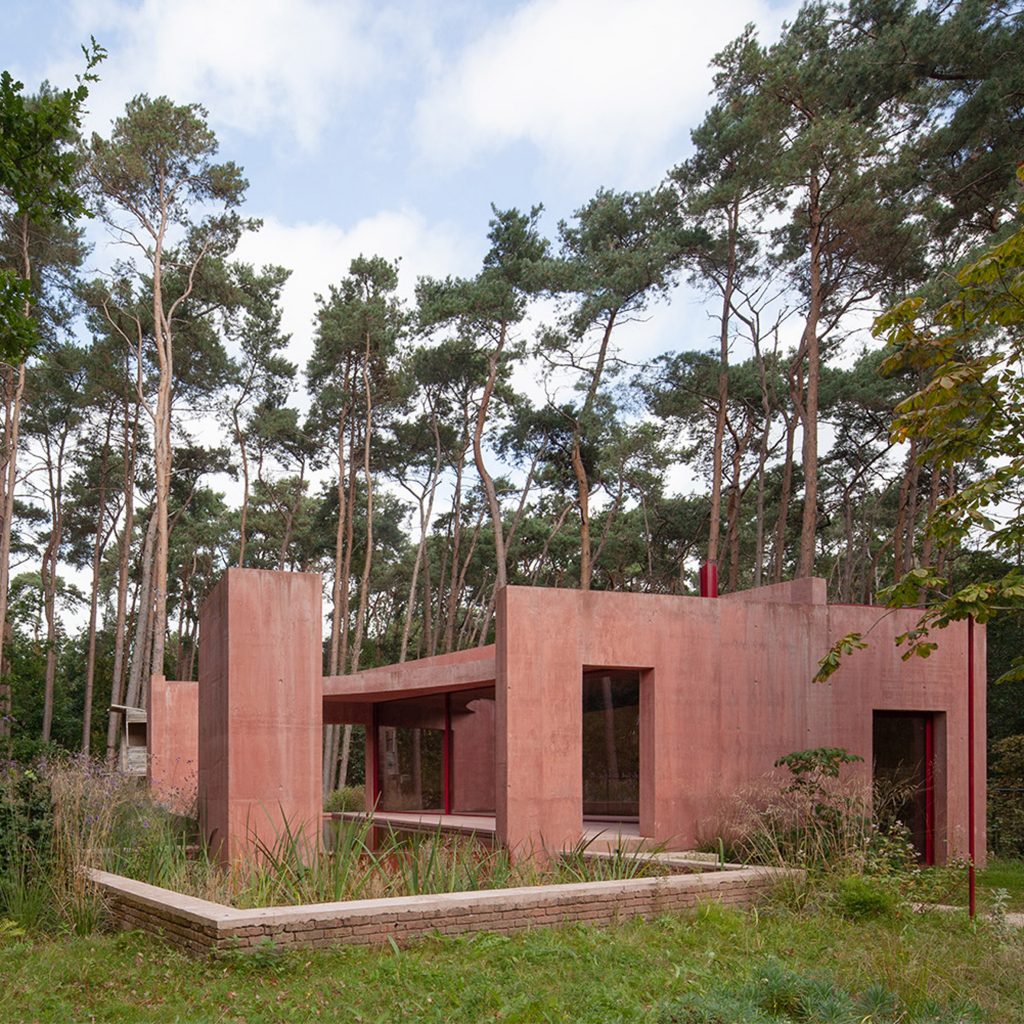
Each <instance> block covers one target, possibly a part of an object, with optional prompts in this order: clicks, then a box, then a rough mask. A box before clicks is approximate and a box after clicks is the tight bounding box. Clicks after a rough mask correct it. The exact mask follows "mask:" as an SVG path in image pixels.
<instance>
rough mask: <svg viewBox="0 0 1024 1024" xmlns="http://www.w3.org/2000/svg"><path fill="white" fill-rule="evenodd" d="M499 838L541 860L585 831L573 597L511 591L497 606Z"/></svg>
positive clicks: (501, 595)
mask: <svg viewBox="0 0 1024 1024" xmlns="http://www.w3.org/2000/svg"><path fill="white" fill-rule="evenodd" d="M496 621H497V627H496V636H497V645H496V653H495V669H496V675H497V680H496V685H495V698H496V720H495V744H496V758H495V773H496V792H495V804H496V811H497V815H496V817H497V822H496V824H497V832H498V839H499V840H500V841H501V842H503V843H505V844H506V845H507V846H508V847H509V848H510V849H511V850H512V851H513V853H514V854H518V855H520V856H522V855H524V854H529V853H531V852H532V853H535V854H538V855H542V854H543V853H544V852H545V851H547V852H549V853H550V852H555V851H558V850H560V849H562V847H564V846H566V845H571V844H573V843H575V842H577V841H578V840H579V838H580V836H581V835H582V831H583V773H582V758H583V702H582V697H581V692H582V691H581V688H582V685H583V676H582V664H581V661H580V653H579V643H578V633H579V620H578V606H577V598H576V593H575V592H574V591H558V590H532V589H530V588H516V587H510V588H506V589H505V590H503V591H501V592H500V593H499V595H498V602H497V620H496Z"/></svg>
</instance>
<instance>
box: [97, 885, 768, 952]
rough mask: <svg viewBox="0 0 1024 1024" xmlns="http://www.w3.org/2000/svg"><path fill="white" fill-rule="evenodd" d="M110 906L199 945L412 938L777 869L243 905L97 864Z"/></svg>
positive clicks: (694, 901)
mask: <svg viewBox="0 0 1024 1024" xmlns="http://www.w3.org/2000/svg"><path fill="white" fill-rule="evenodd" d="M90 876H91V878H92V880H93V881H94V882H95V883H96V884H97V885H98V886H99V888H100V889H101V890H102V891H103V893H104V896H105V898H106V901H107V906H108V909H109V914H110V916H111V917H112V919H113V921H114V922H115V923H116V924H117V925H118V926H119V927H121V928H125V929H139V930H141V931H146V932H150V933H153V934H156V935H160V936H162V937H163V938H164V939H165V940H166V941H168V942H170V943H172V944H173V945H175V946H178V947H179V948H181V949H185V950H188V951H190V952H193V953H200V954H203V953H211V952H216V951H218V950H225V949H236V948H243V949H244V948H248V947H252V946H257V945H266V943H267V942H268V941H270V942H273V943H274V944H275V945H280V946H288V947H292V946H295V947H299V946H302V947H311V946H331V945H336V944H338V943H356V944H362V945H380V944H382V943H386V942H388V941H389V940H394V941H395V942H397V943H399V944H407V943H410V942H413V941H415V940H416V939H419V938H422V937H424V936H426V935H432V934H437V933H440V934H444V935H459V934H463V933H465V932H477V931H492V932H505V933H508V932H515V931H521V930H523V929H526V928H538V927H549V926H552V925H560V924H566V923H570V922H573V921H585V922H587V923H589V924H612V923H614V922H616V921H624V920H628V919H629V918H633V917H650V916H654V915H657V914H664V913H670V912H673V911H679V910H686V909H690V908H693V907H695V906H697V905H698V904H699V903H702V902H707V901H715V902H718V903H727V904H732V905H734V906H749V905H751V904H752V903H754V902H756V901H757V900H759V899H761V898H762V897H764V896H765V895H766V894H767V893H768V892H769V891H770V890H771V888H772V887H773V886H774V885H775V884H776V883H777V881H778V880H779V878H780V873H779V872H778V871H774V870H771V869H767V868H740V869H736V870H731V871H712V872H708V873H705V874H687V875H668V876H666V877H662V878H637V879H630V880H627V881H616V882H580V883H575V884H572V885H541V886H531V887H526V888H518V889H492V890H485V891H480V892H457V893H445V894H442V895H438V896H399V897H393V898H390V899H379V900H351V901H348V902H343V903H314V904H309V905H307V906H300V907H261V908H259V909H256V910H236V909H235V908H234V907H226V906H223V905H222V904H220V903H211V902H209V901H208V900H200V899H195V898H194V897H191V896H183V895H181V894H180V893H176V892H171V891H170V890H168V889H161V888H158V887H157V886H155V885H147V884H146V883H145V882H136V881H134V880H133V879H130V878H124V877H122V876H121V875H112V874H109V873H108V872H105V871H95V870H94V871H91V872H90Z"/></svg>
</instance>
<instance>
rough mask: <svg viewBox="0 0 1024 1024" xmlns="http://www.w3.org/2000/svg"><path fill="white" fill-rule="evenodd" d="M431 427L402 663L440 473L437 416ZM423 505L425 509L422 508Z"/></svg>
mask: <svg viewBox="0 0 1024 1024" xmlns="http://www.w3.org/2000/svg"><path fill="white" fill-rule="evenodd" d="M430 422H431V427H432V429H433V433H434V465H433V467H432V468H431V471H430V476H429V477H428V478H427V485H426V488H425V490H424V493H423V494H422V495H420V498H419V510H420V541H419V544H418V545H417V547H416V559H415V561H414V562H413V566H412V579H411V580H410V581H409V599H408V601H407V602H406V606H405V622H404V623H403V624H402V645H401V648H400V650H399V656H398V660H399V662H400V663H401V662H404V661H405V658H406V654H407V652H408V650H409V633H410V632H411V631H412V619H413V610H414V608H415V606H416V585H417V583H418V582H419V574H420V567H421V566H422V565H423V561H424V557H425V555H426V550H427V531H428V529H429V528H430V520H431V518H432V517H433V514H434V496H435V495H436V494H437V478H438V475H439V474H440V472H441V434H440V431H439V430H438V426H437V416H436V415H432V417H431V421H430ZM424 503H425V504H426V507H425V508H424Z"/></svg>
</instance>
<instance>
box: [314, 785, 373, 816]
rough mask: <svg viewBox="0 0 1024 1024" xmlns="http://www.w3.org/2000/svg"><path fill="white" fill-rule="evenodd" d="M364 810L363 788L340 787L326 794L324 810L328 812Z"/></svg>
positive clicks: (364, 795)
mask: <svg viewBox="0 0 1024 1024" xmlns="http://www.w3.org/2000/svg"><path fill="white" fill-rule="evenodd" d="M365 809H366V790H365V787H364V786H342V787H341V788H340V789H335V790H333V791H332V792H330V793H328V794H327V799H326V800H325V801H324V810H325V811H328V812H335V813H336V812H339V811H362V810H365Z"/></svg>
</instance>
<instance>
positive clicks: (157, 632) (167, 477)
mask: <svg viewBox="0 0 1024 1024" xmlns="http://www.w3.org/2000/svg"><path fill="white" fill-rule="evenodd" d="M162 263H163V229H161V231H160V233H159V235H158V237H157V244H156V248H155V251H154V254H153V325H154V327H153V336H154V340H155V342H156V354H157V365H158V367H159V372H160V376H159V382H158V385H157V398H156V410H155V413H154V416H153V463H154V469H155V476H156V495H155V497H156V513H155V516H156V540H155V545H154V547H153V553H152V561H153V565H152V566H151V568H150V573H151V577H152V581H153V582H152V593H153V598H152V617H153V624H152V631H151V634H149V635H152V638H153V644H152V660H151V661H149V662H148V664H147V671H145V673H144V675H145V678H144V679H142V688H141V690H140V691H139V697H140V698H141V699H142V700H143V701H145V699H146V696H147V694H148V693H149V678H150V676H151V675H152V674H153V673H154V672H156V673H158V674H163V671H164V643H165V639H166V635H167V558H168V551H169V540H170V531H169V529H168V509H167V503H168V500H169V498H170V493H171V466H172V458H173V453H172V449H171V400H172V382H173V380H174V359H173V355H174V353H173V342H172V334H171V321H170V318H169V317H168V316H167V313H166V311H165V310H164V302H163V266H162ZM143 636H147V634H143ZM143 706H144V705H143Z"/></svg>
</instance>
